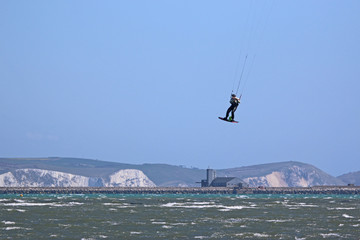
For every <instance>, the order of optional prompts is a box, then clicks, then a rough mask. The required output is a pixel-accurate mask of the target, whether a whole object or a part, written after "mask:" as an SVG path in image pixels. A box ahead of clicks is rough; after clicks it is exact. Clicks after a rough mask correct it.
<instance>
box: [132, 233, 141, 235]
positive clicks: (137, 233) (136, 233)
mask: <svg viewBox="0 0 360 240" xmlns="http://www.w3.org/2000/svg"><path fill="white" fill-rule="evenodd" d="M139 234H142V232H130V235H139Z"/></svg>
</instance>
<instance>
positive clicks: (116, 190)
mask: <svg viewBox="0 0 360 240" xmlns="http://www.w3.org/2000/svg"><path fill="white" fill-rule="evenodd" d="M0 194H360V187H358V186H315V187H268V188H241V189H237V188H224V187H221V188H220V187H203V188H201V187H0Z"/></svg>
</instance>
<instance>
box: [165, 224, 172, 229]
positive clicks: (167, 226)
mask: <svg viewBox="0 0 360 240" xmlns="http://www.w3.org/2000/svg"><path fill="white" fill-rule="evenodd" d="M162 228H165V229H169V228H173V227H172V226H169V225H164V226H162Z"/></svg>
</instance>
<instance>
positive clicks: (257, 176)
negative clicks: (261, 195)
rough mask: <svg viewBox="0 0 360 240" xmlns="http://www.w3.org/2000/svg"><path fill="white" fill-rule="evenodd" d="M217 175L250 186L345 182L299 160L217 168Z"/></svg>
mask: <svg viewBox="0 0 360 240" xmlns="http://www.w3.org/2000/svg"><path fill="white" fill-rule="evenodd" d="M217 172H218V175H219V176H234V177H238V178H240V179H242V180H243V181H245V182H246V183H248V184H249V185H250V186H266V187H308V186H317V185H344V184H345V183H344V182H343V181H342V180H341V179H338V178H335V177H333V176H331V175H329V174H327V173H325V172H323V171H322V170H320V169H318V168H316V167H314V166H312V165H310V164H306V163H301V162H293V161H289V162H278V163H268V164H261V165H253V166H247V167H240V168H230V169H223V170H218V171H217Z"/></svg>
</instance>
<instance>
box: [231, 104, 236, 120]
mask: <svg viewBox="0 0 360 240" xmlns="http://www.w3.org/2000/svg"><path fill="white" fill-rule="evenodd" d="M231 106H232V107H233V108H232V110H231V120H232V121H234V120H235V111H236V109H237V106H236V105H231Z"/></svg>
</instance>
